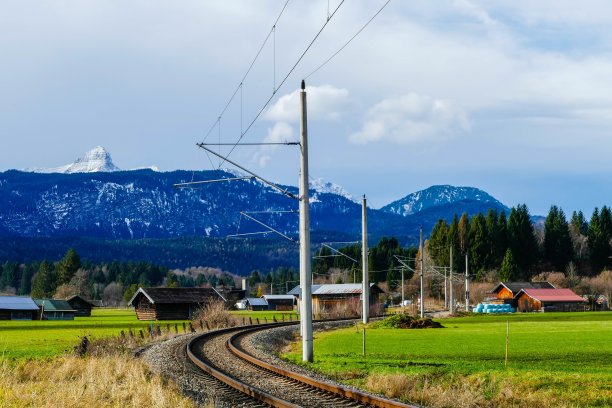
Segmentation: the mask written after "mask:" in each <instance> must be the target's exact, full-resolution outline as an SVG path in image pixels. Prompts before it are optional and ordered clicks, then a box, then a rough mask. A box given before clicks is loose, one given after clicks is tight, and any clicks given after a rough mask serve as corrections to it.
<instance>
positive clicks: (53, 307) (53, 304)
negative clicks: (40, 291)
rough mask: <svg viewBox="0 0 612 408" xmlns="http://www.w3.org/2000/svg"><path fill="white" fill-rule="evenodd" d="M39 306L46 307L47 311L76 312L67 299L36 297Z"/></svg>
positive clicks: (35, 300)
mask: <svg viewBox="0 0 612 408" xmlns="http://www.w3.org/2000/svg"><path fill="white" fill-rule="evenodd" d="M34 302H36V304H37V305H38V306H43V305H44V307H45V312H74V311H75V310H74V309H73V308H72V306H70V305H69V304H68V302H66V301H65V300H58V299H34Z"/></svg>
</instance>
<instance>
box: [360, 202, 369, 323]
mask: <svg viewBox="0 0 612 408" xmlns="http://www.w3.org/2000/svg"><path fill="white" fill-rule="evenodd" d="M361 263H362V264H363V265H362V268H363V276H362V278H361V282H362V287H361V297H362V299H363V300H362V301H361V305H362V307H363V310H362V312H361V316H362V318H363V323H364V324H367V323H368V320H369V318H370V280H369V278H370V277H369V276H368V208H367V206H366V197H365V194H364V196H363V200H362V202H361Z"/></svg>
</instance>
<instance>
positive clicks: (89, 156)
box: [28, 146, 121, 173]
mask: <svg viewBox="0 0 612 408" xmlns="http://www.w3.org/2000/svg"><path fill="white" fill-rule="evenodd" d="M28 171H32V172H34V173H96V172H111V171H121V169H120V168H119V167H117V166H115V164H114V163H113V160H112V158H111V155H110V153H109V152H108V151H107V150H106V149H105V148H103V147H102V146H96V147H94V148H93V149H91V150H89V151H88V152H86V153H85V154H84V155H83V156H82V157H79V158H78V159H76V160H75V161H74V162H73V163H71V164H66V165H64V166H60V167H53V168H40V169H31V170H29V169H28Z"/></svg>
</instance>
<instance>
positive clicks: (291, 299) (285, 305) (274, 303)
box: [262, 295, 297, 312]
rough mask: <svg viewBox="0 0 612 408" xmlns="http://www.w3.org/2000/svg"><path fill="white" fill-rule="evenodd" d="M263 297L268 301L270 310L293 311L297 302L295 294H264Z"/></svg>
mask: <svg viewBox="0 0 612 408" xmlns="http://www.w3.org/2000/svg"><path fill="white" fill-rule="evenodd" d="M262 298H264V299H265V300H266V302H268V310H276V311H289V312H290V311H292V310H293V306H295V303H296V300H297V299H296V297H295V296H293V295H263V296H262Z"/></svg>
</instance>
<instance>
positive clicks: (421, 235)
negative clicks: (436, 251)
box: [419, 227, 425, 318]
mask: <svg viewBox="0 0 612 408" xmlns="http://www.w3.org/2000/svg"><path fill="white" fill-rule="evenodd" d="M423 250H424V248H423V227H421V229H420V239H419V253H420V254H421V275H420V281H421V291H420V294H419V301H420V302H421V308H420V313H419V314H420V316H421V318H423V317H425V297H424V296H423V287H424V286H425V285H423V275H424V274H425V256H424V255H425V254H424V253H423Z"/></svg>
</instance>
